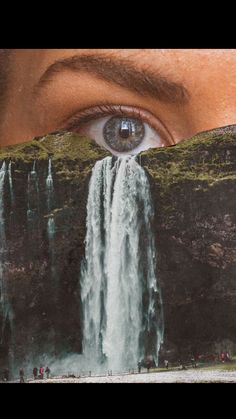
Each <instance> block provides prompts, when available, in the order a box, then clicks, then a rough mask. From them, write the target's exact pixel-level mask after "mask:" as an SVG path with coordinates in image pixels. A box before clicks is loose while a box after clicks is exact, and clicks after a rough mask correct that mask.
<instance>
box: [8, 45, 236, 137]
mask: <svg viewBox="0 0 236 419" xmlns="http://www.w3.org/2000/svg"><path fill="white" fill-rule="evenodd" d="M77 54H81V55H84V54H86V55H88V54H89V55H90V54H91V55H93V54H95V55H97V54H101V55H103V56H107V57H111V58H121V59H126V60H129V61H130V62H131V63H132V64H133V65H134V66H135V68H137V69H148V70H150V71H152V72H159V73H161V75H163V76H164V77H168V79H170V80H172V81H174V82H176V83H181V84H183V85H184V86H185V88H186V89H187V90H188V92H189V95H190V100H189V103H188V104H186V105H182V106H181V105H168V104H164V103H160V102H159V101H158V100H155V99H153V98H148V97H145V98H143V97H142V96H141V95H140V96H139V95H138V94H137V93H136V94H135V93H134V92H130V91H128V90H127V89H124V88H122V87H120V86H115V85H113V84H112V85H111V86H108V83H106V82H105V81H101V80H98V79H97V78H96V77H95V76H92V75H91V74H86V72H83V73H81V74H75V73H74V72H72V71H62V72H59V73H58V74H55V75H54V76H53V78H52V80H51V82H50V83H48V85H47V86H46V87H45V88H44V89H43V90H42V92H41V93H40V95H38V96H37V97H36V96H35V94H34V90H35V86H36V85H37V83H38V82H39V79H40V78H41V77H42V75H43V74H44V72H45V71H46V70H47V68H48V67H49V66H50V65H52V64H53V63H54V62H55V61H56V60H59V59H63V58H68V57H71V56H74V55H77ZM235 68H236V50H232V49H229V50H226V49H222V50H217V49H212V50H208V49H206V50H201V49H196V50H189V49H186V50H185V49H177V50H173V49H163V50H162V49H135V50H132V49H123V50H120V49H105V50H103V49H96V50H93V49H83V50H80V49H67V50H64V49H51V50H50V49H40V50H35V49H21V50H11V53H10V69H9V73H8V81H9V86H8V90H7V96H6V99H5V100H6V103H5V106H4V108H2V112H1V119H0V138H1V143H2V144H3V145H5V144H13V143H16V142H23V141H27V140H30V139H32V138H33V137H34V136H38V135H43V134H45V133H47V132H50V131H55V130H57V129H59V128H60V126H61V123H62V121H64V120H65V118H66V117H67V115H69V114H72V113H73V112H74V111H76V110H77V109H76V107H79V110H80V109H81V108H83V107H88V106H90V103H92V104H93V105H96V101H101V100H104V101H106V102H112V101H113V102H115V103H116V104H124V105H125V104H128V105H133V106H140V107H142V108H144V109H147V110H149V111H150V112H152V113H153V114H155V115H156V116H157V117H158V118H160V119H161V120H164V123H165V125H168V124H170V127H171V130H172V133H173V136H174V138H175V140H176V142H178V141H181V140H182V139H184V138H187V137H190V136H192V135H194V134H196V133H197V132H200V131H204V130H208V129H213V128H215V127H219V126H223V125H229V124H233V123H235V113H236V105H235V97H236V76H235V74H236V71H235ZM120 102H122V103H120Z"/></svg>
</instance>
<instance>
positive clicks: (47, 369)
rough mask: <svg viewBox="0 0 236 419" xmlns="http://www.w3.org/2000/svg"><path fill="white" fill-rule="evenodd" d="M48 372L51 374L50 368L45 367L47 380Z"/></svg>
mask: <svg viewBox="0 0 236 419" xmlns="http://www.w3.org/2000/svg"><path fill="white" fill-rule="evenodd" d="M50 372H51V370H50V368H49V367H47V368H46V370H45V373H46V375H47V378H49V375H50Z"/></svg>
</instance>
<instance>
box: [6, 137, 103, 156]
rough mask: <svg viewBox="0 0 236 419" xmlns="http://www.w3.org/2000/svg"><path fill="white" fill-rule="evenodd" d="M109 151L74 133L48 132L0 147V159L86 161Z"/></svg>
mask: <svg viewBox="0 0 236 419" xmlns="http://www.w3.org/2000/svg"><path fill="white" fill-rule="evenodd" d="M108 155H110V153H109V152H108V151H107V150H105V149H103V148H101V147H100V146H98V145H97V144H96V143H95V141H93V140H91V139H89V138H87V137H84V136H80V135H78V134H74V133H63V134H50V135H47V136H45V137H41V138H37V139H33V140H32V141H28V142H25V143H21V144H16V145H11V146H7V147H2V148H0V160H5V159H11V160H12V161H17V160H21V161H24V162H25V163H28V162H32V161H33V160H36V159H37V160H47V159H48V158H49V157H51V158H52V160H53V161H54V162H55V161H57V160H58V161H59V160H62V161H63V160H71V161H76V160H80V161H81V162H87V161H92V160H98V159H99V158H103V157H106V156H108Z"/></svg>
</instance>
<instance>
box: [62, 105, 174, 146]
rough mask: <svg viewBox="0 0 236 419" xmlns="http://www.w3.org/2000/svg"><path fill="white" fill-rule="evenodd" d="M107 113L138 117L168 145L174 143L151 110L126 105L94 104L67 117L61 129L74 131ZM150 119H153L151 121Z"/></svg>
mask: <svg viewBox="0 0 236 419" xmlns="http://www.w3.org/2000/svg"><path fill="white" fill-rule="evenodd" d="M109 115H113V116H114V115H116V116H125V117H130V118H135V119H139V120H141V121H142V122H146V123H148V124H149V125H150V126H151V127H152V128H153V129H154V130H155V131H156V132H157V133H158V134H159V135H161V136H163V139H164V140H165V141H166V142H167V143H170V145H171V144H173V143H174V142H173V139H172V137H171V135H170V133H169V131H168V130H167V128H166V127H165V126H164V124H163V123H162V122H160V121H159V120H158V118H157V117H156V116H154V115H153V114H152V113H151V112H147V111H144V110H142V109H138V108H134V107H132V106H127V105H111V104H103V105H97V106H94V107H92V108H88V109H84V110H82V111H80V112H79V113H78V114H77V115H74V116H72V117H71V118H70V119H69V121H67V123H66V124H65V126H63V128H62V129H63V130H65V131H76V130H79V129H80V128H82V127H83V125H85V124H86V123H88V122H90V121H93V120H96V119H98V118H101V117H106V116H109ZM152 119H153V120H154V121H152ZM165 131H166V132H165ZM167 134H168V135H167ZM167 137H168V138H167Z"/></svg>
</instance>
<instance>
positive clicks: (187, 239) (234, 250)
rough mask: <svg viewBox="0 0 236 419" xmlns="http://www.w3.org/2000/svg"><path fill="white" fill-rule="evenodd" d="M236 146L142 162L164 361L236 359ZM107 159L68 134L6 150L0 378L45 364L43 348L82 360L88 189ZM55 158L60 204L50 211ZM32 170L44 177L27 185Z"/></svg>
mask: <svg viewBox="0 0 236 419" xmlns="http://www.w3.org/2000/svg"><path fill="white" fill-rule="evenodd" d="M235 141H236V126H229V127H224V128H219V129H216V130H213V131H208V132H205V133H200V134H198V135H197V136H195V137H194V138H191V139H189V140H185V141H183V142H182V143H180V144H178V145H176V146H173V147H168V148H165V149H163V148H161V149H160V148H159V149H158V148H156V149H150V150H148V151H146V152H143V153H141V155H140V156H138V157H137V160H138V161H139V162H140V164H141V165H142V166H143V167H144V169H145V170H146V172H147V174H148V177H149V181H150V185H151V192H152V198H153V202H154V207H155V223H154V226H153V228H154V231H155V240H156V248H157V255H158V261H157V273H158V277H159V280H160V283H161V289H162V296H163V306H164V319H165V336H164V345H163V348H162V351H161V356H162V357H166V356H168V357H169V359H173V360H174V359H175V360H176V359H178V358H179V357H180V356H181V357H187V356H189V354H190V353H192V352H194V353H195V354H206V353H212V352H214V351H218V350H221V349H226V350H232V351H235V350H236V281H235V277H236V210H235V208H236V143H235ZM107 155H109V153H108V152H107V151H106V150H103V149H102V148H100V147H99V146H98V145H96V143H94V142H93V141H92V140H90V139H87V138H84V137H80V136H78V135H75V134H70V133H64V134H60V133H58V134H53V135H48V136H46V137H43V138H36V139H34V140H33V141H31V142H27V143H23V144H19V145H16V146H10V147H4V148H2V149H1V150H0V165H2V163H3V161H5V163H6V167H7V168H8V169H9V162H10V161H11V176H10V175H9V170H8V172H6V174H5V177H4V182H3V186H4V187H3V190H2V196H1V197H0V199H1V205H2V208H3V214H2V221H1V229H2V230H4V235H3V234H1V237H2V238H3V237H4V243H3V244H2V245H1V252H0V265H1V266H0V267H1V268H2V274H1V278H2V282H3V285H4V287H3V289H2V296H1V298H2V300H3V299H5V300H4V301H5V309H4V310H5V311H4V310H3V309H2V313H1V317H0V323H1V324H0V332H1V339H0V367H3V366H4V365H6V364H7V363H9V362H10V363H11V364H12V365H15V366H18V365H21V364H25V363H27V360H29V359H30V360H31V362H34V360H35V362H38V361H37V359H38V358H37V356H38V354H39V348H40V353H44V352H45V353H49V354H51V355H52V356H57V357H59V358H60V357H61V356H64V355H65V354H70V353H79V352H81V340H82V336H81V330H82V329H81V328H82V324H81V302H80V282H79V276H80V263H81V261H82V258H83V256H84V238H85V233H86V203H87V196H88V184H89V179H90V176H91V170H92V168H93V166H94V164H95V162H96V161H97V160H100V159H102V158H104V157H105V156H107ZM50 158H51V161H52V177H53V186H54V200H53V204H52V205H51V206H50V208H49V206H48V190H47V185H46V178H47V175H48V163H49V159H50ZM34 162H35V172H36V175H33V178H30V172H32V171H33V166H34ZM32 179H33V180H32ZM49 219H51V220H52V219H53V222H54V231H53V238H52V237H50V234H49V230H48V227H49ZM2 240H3V239H2ZM52 240H53V241H52ZM143 245H144V246H145V243H143Z"/></svg>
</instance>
